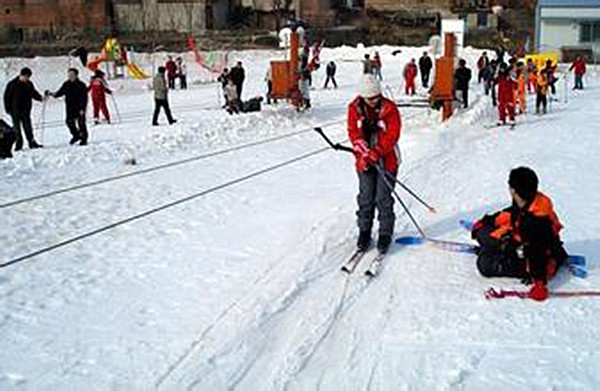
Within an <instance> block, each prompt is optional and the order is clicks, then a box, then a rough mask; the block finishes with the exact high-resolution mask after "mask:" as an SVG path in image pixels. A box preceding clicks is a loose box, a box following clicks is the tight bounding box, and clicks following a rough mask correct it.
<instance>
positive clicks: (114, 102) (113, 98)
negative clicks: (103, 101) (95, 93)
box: [110, 93, 122, 123]
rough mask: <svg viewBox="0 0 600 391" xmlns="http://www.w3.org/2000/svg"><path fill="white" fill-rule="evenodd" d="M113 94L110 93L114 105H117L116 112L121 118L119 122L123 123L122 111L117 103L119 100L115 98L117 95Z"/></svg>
mask: <svg viewBox="0 0 600 391" xmlns="http://www.w3.org/2000/svg"><path fill="white" fill-rule="evenodd" d="M113 94H114V93H113ZM113 94H110V97H111V99H112V101H113V106H115V112H116V113H117V117H118V118H119V123H121V122H122V121H121V113H119V106H118V105H117V100H116V99H115V96H114V95H113Z"/></svg>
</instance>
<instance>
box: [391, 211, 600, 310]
mask: <svg viewBox="0 0 600 391" xmlns="http://www.w3.org/2000/svg"><path fill="white" fill-rule="evenodd" d="M460 225H462V226H463V227H464V228H466V229H470V228H471V226H472V223H471V222H469V221H465V220H461V221H460ZM395 242H396V243H398V244H400V245H404V246H407V245H421V244H428V245H431V246H433V247H437V248H439V249H441V250H446V251H452V252H459V253H465V254H476V253H477V252H478V250H479V246H477V245H474V244H470V243H463V242H455V241H450V240H440V239H433V238H427V237H419V236H403V237H399V238H397V239H396V240H395ZM567 265H568V267H569V271H570V272H571V274H572V275H573V276H575V277H578V278H586V277H587V275H588V272H587V268H586V260H585V257H584V256H583V255H570V256H569V258H568V259H567ZM484 296H485V298H486V299H488V300H491V299H505V298H519V299H531V297H529V292H528V291H525V290H504V289H500V290H496V289H494V288H490V289H488V290H486V291H485V292H484ZM596 296H597V297H600V291H588V290H583V291H552V292H550V293H549V297H551V298H568V297H596Z"/></svg>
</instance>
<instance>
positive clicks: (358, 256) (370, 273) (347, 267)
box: [342, 249, 385, 278]
mask: <svg viewBox="0 0 600 391" xmlns="http://www.w3.org/2000/svg"><path fill="white" fill-rule="evenodd" d="M367 252H368V250H360V249H358V250H356V251H355V252H354V254H352V255H351V256H350V259H348V261H347V262H346V263H344V265H343V266H342V271H343V272H346V273H348V274H352V273H354V271H355V270H356V268H357V267H358V264H359V263H360V261H362V259H363V258H364V257H365V255H366V254H367ZM384 257H385V253H382V252H377V255H375V257H374V258H373V259H371V263H370V264H369V267H368V269H367V270H366V271H365V275H366V276H367V277H370V278H372V277H375V276H376V275H377V274H378V273H379V270H380V269H381V263H382V262H383V258H384Z"/></svg>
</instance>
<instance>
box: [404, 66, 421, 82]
mask: <svg viewBox="0 0 600 391" xmlns="http://www.w3.org/2000/svg"><path fill="white" fill-rule="evenodd" d="M417 72H418V70H417V64H413V63H412V62H409V63H408V64H406V66H405V67H404V78H405V79H406V80H411V81H412V80H414V79H415V77H417Z"/></svg>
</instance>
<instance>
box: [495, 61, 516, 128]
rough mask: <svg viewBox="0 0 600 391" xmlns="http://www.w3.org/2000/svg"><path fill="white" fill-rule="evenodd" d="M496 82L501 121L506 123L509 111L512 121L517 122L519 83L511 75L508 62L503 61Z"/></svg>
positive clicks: (500, 122)
mask: <svg viewBox="0 0 600 391" xmlns="http://www.w3.org/2000/svg"><path fill="white" fill-rule="evenodd" d="M496 84H498V116H499V123H498V124H505V123H506V114H507V113H508V117H509V119H510V121H511V123H513V124H514V122H515V99H514V94H515V89H516V87H517V83H516V81H515V80H513V79H512V78H511V77H510V73H509V70H508V68H507V67H506V64H504V63H502V65H501V66H500V72H499V73H498V78H497V79H496Z"/></svg>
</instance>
